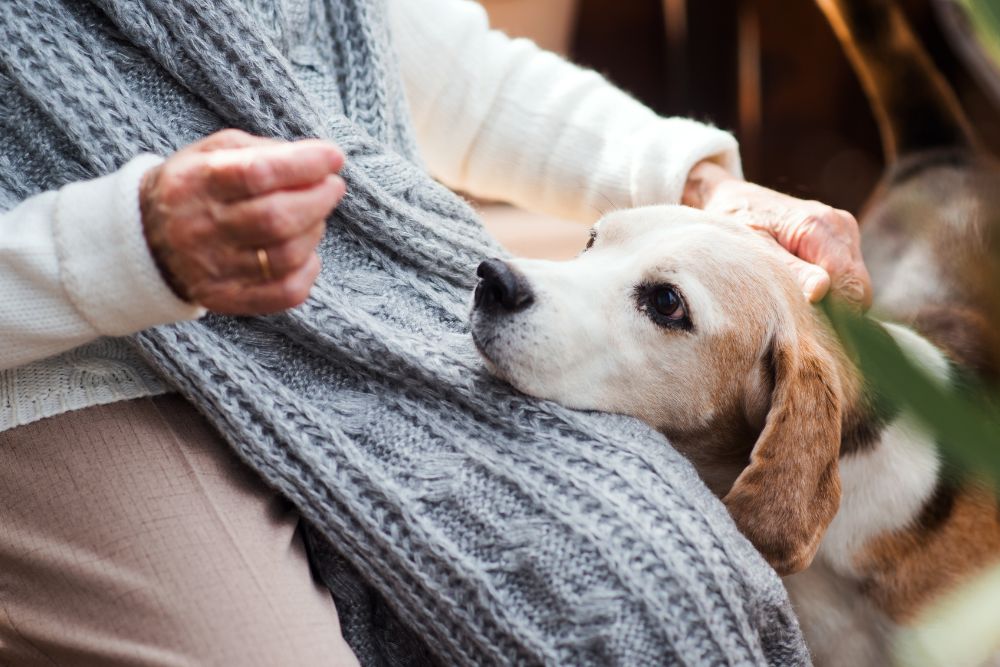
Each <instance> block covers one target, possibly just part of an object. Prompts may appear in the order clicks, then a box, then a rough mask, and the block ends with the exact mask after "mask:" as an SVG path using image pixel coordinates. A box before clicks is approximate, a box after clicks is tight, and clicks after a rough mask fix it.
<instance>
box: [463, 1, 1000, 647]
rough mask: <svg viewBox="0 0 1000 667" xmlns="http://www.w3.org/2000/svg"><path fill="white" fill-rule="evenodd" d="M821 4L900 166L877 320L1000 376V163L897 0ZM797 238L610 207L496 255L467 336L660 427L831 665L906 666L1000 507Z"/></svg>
mask: <svg viewBox="0 0 1000 667" xmlns="http://www.w3.org/2000/svg"><path fill="white" fill-rule="evenodd" d="M820 4H821V5H822V6H823V9H824V11H826V12H827V13H828V15H829V17H830V18H831V22H832V23H833V25H834V26H835V28H836V29H837V32H838V35H839V36H840V37H841V38H842V40H843V41H844V42H845V45H846V46H847V48H848V52H849V54H850V55H851V57H852V60H853V62H854V63H855V65H856V67H857V69H858V70H859V73H860V74H861V76H862V79H863V81H864V83H865V86H866V89H867V90H868V91H869V93H870V95H871V97H872V98H873V101H874V103H875V107H876V110H877V114H878V116H879V119H880V124H881V126H882V128H883V136H884V139H885V144H886V148H887V154H888V157H889V160H890V163H891V165H890V168H889V169H888V171H887V175H886V177H885V180H884V182H883V183H882V185H881V186H880V189H879V191H878V192H877V193H876V194H875V196H874V198H873V201H872V203H871V204H870V206H869V208H868V212H867V213H866V215H864V216H863V222H862V226H863V239H864V241H863V243H864V250H865V253H866V258H867V260H868V264H869V268H870V270H871V272H872V276H873V280H874V284H875V290H876V310H877V312H879V313H880V316H886V317H887V318H889V319H891V320H894V321H896V322H899V323H900V324H888V323H884V324H882V325H881V326H882V327H883V330H884V331H885V333H886V334H887V335H889V336H891V337H892V338H893V339H895V341H896V342H897V343H898V344H899V346H900V347H901V348H902V349H903V350H904V352H906V353H907V354H908V355H909V356H910V357H911V358H912V359H913V360H914V361H915V362H917V363H918V364H920V365H922V366H923V367H924V368H925V369H926V370H927V371H928V372H929V373H930V374H931V375H933V376H934V377H937V378H938V379H939V380H940V381H941V382H944V383H948V382H952V381H953V380H954V376H955V372H956V370H955V369H956V368H958V367H961V368H963V369H964V370H965V371H971V372H974V373H977V374H979V376H980V377H983V378H985V379H995V377H996V374H995V369H996V364H995V362H994V358H993V355H994V353H995V350H996V348H995V346H994V344H993V339H992V337H991V335H990V333H989V332H990V331H991V330H992V328H991V327H990V326H988V324H987V323H988V322H989V321H990V315H991V310H990V309H991V307H992V303H993V302H992V300H991V299H992V298H993V297H994V296H995V293H991V292H990V291H989V290H985V289H983V287H984V283H985V282H989V281H988V280H987V278H988V276H986V275H984V274H983V273H981V272H979V271H981V270H982V269H983V267H985V266H988V265H989V263H990V261H991V258H992V257H993V256H994V255H993V249H994V248H993V245H992V244H993V243H994V240H993V235H992V234H991V229H990V224H989V222H988V216H987V215H985V213H984V210H988V209H986V207H987V206H988V200H989V199H990V197H994V196H995V194H996V193H997V192H998V191H1000V188H998V187H996V185H997V183H998V181H997V180H996V172H995V170H993V168H992V167H991V166H990V165H988V164H986V163H985V162H984V161H983V160H982V159H981V157H980V156H979V155H977V154H976V152H975V149H974V148H973V147H972V142H971V140H970V136H971V134H970V132H969V131H968V129H967V128H968V126H967V124H966V123H965V121H964V118H963V116H962V114H961V111H960V110H959V109H958V105H957V103H956V102H955V100H954V97H953V96H952V94H951V91H950V90H949V89H948V87H947V85H946V84H945V83H944V81H943V79H941V77H940V76H939V75H938V74H937V72H936V71H935V70H934V69H933V67H932V66H931V65H930V61H929V60H928V59H927V57H926V55H925V54H924V53H923V51H922V49H921V48H920V46H919V44H918V43H917V42H916V40H915V39H914V37H913V35H912V33H911V32H910V31H909V28H908V27H907V26H906V24H905V21H904V20H903V18H902V16H901V14H899V13H898V11H897V9H896V8H895V7H894V6H892V4H891V3H890V2H888V0H868V1H863V0H820ZM859 25H860V26H863V27H864V29H863V30H860V29H859V28H858V26H859ZM990 184H992V186H991V185H990ZM993 202H994V203H996V199H994V200H993ZM780 253H781V251H780V250H779V249H778V248H777V246H776V245H775V244H774V242H773V241H771V240H770V239H768V238H764V237H762V236H761V235H759V234H758V233H757V232H754V231H751V230H749V229H747V228H745V227H743V226H740V225H738V224H735V223H733V222H729V221H727V220H724V219H719V218H714V217H711V216H708V215H706V214H704V213H701V212H698V211H694V210H692V209H688V208H684V207H652V208H645V209H635V210H630V211H620V212H616V213H613V214H611V215H609V216H606V217H605V218H604V219H603V220H602V221H601V222H600V223H598V225H597V226H596V227H595V231H594V236H593V239H592V242H591V244H590V245H589V246H588V249H587V250H586V252H584V253H583V254H582V255H581V256H580V257H578V258H577V259H575V260H572V261H569V262H547V261H538V260H512V261H507V262H503V261H500V260H490V261H488V262H484V263H483V265H481V266H480V270H479V274H480V277H481V281H480V284H479V286H478V288H477V292H476V295H475V297H474V305H473V310H472V315H471V324H472V333H473V337H474V340H475V342H476V344H477V346H478V348H479V349H480V351H481V352H482V354H483V356H484V358H485V359H486V360H487V363H488V365H489V366H490V368H491V370H493V371H494V372H495V373H496V374H497V375H498V376H500V377H501V378H503V379H505V380H507V381H509V382H510V383H511V384H512V385H514V386H515V387H517V388H518V389H520V390H521V391H523V392H525V393H527V394H530V395H534V396H538V397H542V398H548V399H553V400H556V401H558V402H560V403H563V404H564V405H567V406H570V407H575V408H583V409H598V410H605V411H611V412H619V413H624V414H629V415H634V416H636V417H639V418H641V419H643V420H645V421H646V422H648V423H649V424H651V425H652V426H654V427H656V428H657V429H659V430H660V431H662V432H663V433H664V434H665V435H667V436H668V438H669V439H670V441H671V443H672V444H673V445H674V446H675V447H677V448H678V449H679V450H680V451H681V452H683V453H684V454H685V455H686V456H687V457H688V458H689V459H690V460H691V461H692V462H693V463H694V465H695V467H696V468H697V469H698V471H699V473H700V474H701V476H702V477H703V479H704V480H705V481H706V483H707V484H708V486H709V487H710V488H711V489H712V490H713V491H714V492H715V493H716V494H717V495H718V496H720V497H721V498H722V499H723V502H724V503H725V505H726V506H727V508H728V509H729V511H730V513H731V514H732V516H733V518H734V520H735V521H736V523H737V525H738V526H739V527H740V529H741V530H742V531H743V533H744V534H745V535H746V536H747V537H748V538H749V539H750V540H751V542H752V543H753V544H754V545H755V546H756V547H757V548H758V549H759V550H760V551H761V553H762V554H763V555H764V556H765V557H766V558H767V559H768V561H769V562H770V563H771V564H772V565H773V566H774V567H775V569H776V570H777V571H778V572H779V573H780V574H782V575H794V576H788V577H787V578H786V583H787V586H788V588H789V591H790V593H791V595H792V598H793V602H794V603H795V605H796V608H797V610H798V613H799V616H800V619H801V621H802V626H803V630H804V633H805V634H806V638H807V641H808V642H809V644H810V647H811V649H812V651H813V653H814V658H815V660H816V662H817V663H818V664H823V665H845V666H846V665H851V666H852V667H853V666H862V665H885V664H889V663H890V658H889V651H890V648H891V642H892V641H893V636H894V635H895V633H896V632H897V630H898V629H900V628H902V627H906V626H907V625H908V624H910V623H913V622H914V620H915V619H916V618H917V617H918V615H919V614H920V612H921V611H922V610H924V609H926V608H927V606H928V605H929V604H930V603H932V602H933V601H934V600H935V599H937V598H938V597H939V596H941V595H942V594H944V593H946V592H948V591H950V590H952V589H954V588H955V587H956V586H958V585H959V584H960V583H962V582H964V581H967V580H969V578H970V577H972V576H973V575H975V574H976V573H977V572H979V571H981V570H982V569H983V568H985V567H986V566H988V565H990V564H994V563H1000V508H998V504H997V501H996V498H995V496H994V495H993V494H992V493H991V492H990V491H988V490H986V489H984V488H982V487H981V486H979V485H978V484H977V483H975V482H974V481H973V480H972V479H971V478H970V477H968V476H966V477H955V476H952V475H948V474H945V470H944V464H943V462H942V457H941V454H940V451H939V449H938V445H937V444H936V443H935V442H933V440H932V439H931V438H930V437H929V436H927V435H926V433H924V432H923V431H921V430H920V429H919V428H917V427H916V425H915V421H914V419H913V418H912V416H911V415H908V414H905V413H899V414H895V413H885V411H883V410H881V409H880V408H879V407H878V405H876V402H875V401H874V400H873V399H872V397H871V395H870V392H869V391H868V390H867V388H866V386H865V383H864V381H863V380H862V378H861V377H860V376H859V374H858V372H857V370H856V369H855V367H854V366H853V364H852V363H851V362H850V361H849V360H848V358H847V356H846V355H845V353H844V351H843V349H842V347H841V345H840V344H839V342H838V341H837V340H836V338H835V337H834V336H833V335H832V334H831V333H830V331H829V330H828V328H827V325H826V324H825V322H824V320H823V319H822V317H821V316H820V314H819V313H818V311H817V310H816V309H814V308H813V307H811V306H810V305H809V304H807V303H806V302H805V300H804V299H803V297H802V295H801V292H800V291H799V289H798V287H797V285H796V284H795V282H794V280H793V279H792V276H791V275H790V274H789V273H788V271H787V269H786V268H785V265H784V263H783V262H782V260H781V255H780ZM970 267H975V268H977V271H970V270H969V269H970ZM994 278H995V277H994ZM991 287H993V288H994V289H995V288H996V287H995V284H994V285H992V286H991ZM668 292H669V294H668ZM675 304H676V305H678V309H676V310H671V309H672V307H673V306H674V305H675ZM667 311H669V312H667ZM796 573H798V574H796ZM998 635H1000V621H998Z"/></svg>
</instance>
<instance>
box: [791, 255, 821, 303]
mask: <svg viewBox="0 0 1000 667" xmlns="http://www.w3.org/2000/svg"><path fill="white" fill-rule="evenodd" d="M785 263H786V264H787V265H788V268H789V269H790V270H791V272H792V275H793V276H795V280H796V281H797V282H798V284H799V288H800V289H801V290H802V293H803V294H804V295H805V297H806V299H807V300H808V301H809V303H817V302H819V301H820V300H821V299H822V298H823V297H824V296H826V293H827V292H828V291H830V274H828V273H827V272H826V270H824V269H823V268H822V267H819V266H816V265H815V264H810V263H809V262H806V261H805V260H801V259H799V258H798V257H796V256H795V255H792V254H789V255H788V256H787V257H786V258H785Z"/></svg>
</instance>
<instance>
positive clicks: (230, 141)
mask: <svg viewBox="0 0 1000 667" xmlns="http://www.w3.org/2000/svg"><path fill="white" fill-rule="evenodd" d="M276 143H279V141H278V140H277V139H271V138H269V137H259V136H257V135H254V134H250V133H249V132H244V131H243V130H237V129H235V128H230V129H227V130H219V131H218V132H216V133H214V134H210V135H208V136H207V137H205V138H204V139H202V140H201V141H198V142H195V143H193V144H191V149H192V150H194V151H196V152H199V153H207V152H209V151H217V150H224V149H232V148H249V147H252V146H270V145H274V144H276Z"/></svg>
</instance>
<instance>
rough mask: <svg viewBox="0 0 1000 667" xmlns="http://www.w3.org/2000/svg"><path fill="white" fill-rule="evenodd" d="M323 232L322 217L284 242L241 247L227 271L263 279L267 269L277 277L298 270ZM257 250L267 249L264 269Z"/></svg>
mask: <svg viewBox="0 0 1000 667" xmlns="http://www.w3.org/2000/svg"><path fill="white" fill-rule="evenodd" d="M325 232H326V223H325V222H324V221H322V220H320V221H319V222H317V223H315V224H314V225H313V226H312V227H310V228H309V229H307V230H306V231H305V232H304V233H302V234H300V235H299V236H296V237H294V238H292V239H289V240H288V241H285V242H284V243H280V244H278V245H272V246H268V247H261V248H247V249H241V250H240V251H239V253H238V255H237V258H236V261H235V263H234V265H233V266H232V267H229V272H228V274H227V275H230V276H233V277H237V278H239V277H245V278H247V279H248V280H249V281H250V282H263V281H264V280H266V278H267V276H266V273H267V272H268V271H269V272H270V274H271V279H272V280H280V279H281V278H284V277H285V276H287V275H289V274H291V273H294V272H295V271H298V270H299V269H300V268H302V266H303V265H304V264H306V263H307V262H308V261H309V258H310V257H311V256H312V255H313V254H314V253H315V252H316V246H318V245H319V242H320V240H321V239H322V238H323V234H324V233H325ZM260 250H263V251H264V252H265V253H267V256H266V258H264V259H265V261H266V262H267V271H265V267H264V266H262V265H261V259H262V258H261V257H260V255H259V254H258V253H259V251H260Z"/></svg>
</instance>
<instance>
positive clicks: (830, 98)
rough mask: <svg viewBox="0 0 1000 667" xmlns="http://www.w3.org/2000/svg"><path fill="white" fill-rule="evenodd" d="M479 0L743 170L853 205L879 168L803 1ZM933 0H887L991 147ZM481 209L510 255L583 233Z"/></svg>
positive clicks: (824, 31)
mask: <svg viewBox="0 0 1000 667" xmlns="http://www.w3.org/2000/svg"><path fill="white" fill-rule="evenodd" d="M481 1H482V4H483V5H485V7H486V9H487V11H488V12H489V13H490V18H491V22H492V23H493V24H494V26H495V27H497V28H500V29H502V30H504V31H505V32H507V33H508V34H511V35H515V36H524V37H530V38H532V39H534V40H535V41H536V42H538V43H539V44H540V45H541V46H543V47H545V48H548V49H550V50H553V51H557V52H559V53H562V54H564V55H566V56H568V57H569V58H570V59H571V60H573V61H574V62H577V63H579V64H581V65H585V66H588V67H591V68H594V69H596V70H598V71H599V72H601V73H603V74H605V75H606V76H607V77H608V78H609V79H610V80H611V81H613V82H614V83H615V84H617V85H618V86H619V87H621V88H623V89H625V90H626V91H628V92H629V93H631V94H632V95H633V96H635V97H636V98H638V99H640V100H641V101H643V102H644V103H646V104H647V105H648V106H650V107H652V108H653V109H654V110H656V111H657V112H659V113H660V114H662V115H668V116H674V115H679V116H687V117H691V118H696V119H699V120H703V121H707V122H710V123H712V124H714V125H717V126H718V127H721V128H724V129H727V130H729V131H731V132H733V134H735V135H736V137H737V139H739V141H740V147H741V153H742V157H743V164H744V171H745V174H746V177H747V178H748V179H749V180H752V181H755V182H758V183H761V184H762V185H765V186H768V187H771V188H774V189H777V190H781V191H783V192H787V193H789V194H792V195H795V196H798V197H803V198H811V199H818V200H820V201H823V202H825V203H828V204H831V205H833V206H836V207H839V208H844V209H847V210H849V211H851V212H853V213H855V214H857V213H858V212H859V211H860V209H861V207H862V205H863V204H864V201H865V199H866V197H867V195H868V193H869V192H871V190H872V188H873V186H874V185H875V182H876V181H877V180H878V178H879V175H880V174H881V170H882V165H883V162H882V155H881V144H880V141H879V137H878V133H877V130H876V127H875V121H874V119H873V117H872V114H871V110H870V107H869V104H868V102H867V100H866V99H865V97H864V95H863V93H862V91H861V88H860V85H859V84H858V82H857V79H856V78H855V76H854V73H853V72H852V71H851V69H850V66H849V65H848V63H847V60H846V58H845V57H844V54H843V52H842V50H841V48H840V46H839V45H838V43H837V41H836V39H835V38H834V36H833V33H832V31H831V29H830V27H829V25H828V24H827V22H826V20H825V19H824V17H823V15H822V13H821V12H820V10H819V8H818V7H817V6H816V4H815V3H814V2H813V0H628V1H627V2H622V1H621V0H481ZM933 1H934V0H898V4H899V5H900V6H901V7H902V8H903V9H904V10H905V12H906V14H907V16H908V18H909V19H910V21H911V23H912V24H913V26H914V28H915V29H916V30H917V32H918V33H919V35H920V37H921V39H922V40H923V43H924V45H925V46H926V47H927V49H928V50H929V51H930V53H931V56H932V57H933V59H934V60H935V61H936V63H937V65H938V66H939V67H940V69H941V70H942V71H943V73H944V74H945V76H946V77H947V78H948V80H949V81H950V82H951V83H952V85H953V86H954V87H955V89H956V90H957V92H958V94H959V97H960V98H961V101H962V104H963V106H964V107H965V109H966V111H967V113H968V114H969V116H970V117H971V119H972V122H973V125H974V126H975V127H976V129H977V131H978V132H979V133H980V136H981V138H982V139H983V141H984V142H985V144H986V145H987V147H988V148H989V149H990V150H991V151H992V152H993V153H994V154H1000V113H998V106H997V104H996V102H995V100H994V99H991V98H990V97H989V94H990V92H989V90H988V86H985V85H984V84H983V79H982V78H981V77H980V78H976V77H975V73H974V72H973V71H972V68H970V67H969V66H968V64H967V62H966V61H963V60H961V58H960V52H961V45H960V44H958V43H957V40H956V39H955V34H954V31H952V32H951V33H948V32H947V29H948V22H947V21H944V22H943V21H942V20H941V18H942V16H943V14H944V13H943V12H942V11H940V9H941V7H938V8H937V9H938V11H935V8H934V7H932V4H933ZM989 1H990V0H987V2H986V4H987V5H988V4H989ZM995 1H996V2H998V3H1000V0H995ZM938 2H939V5H944V4H945V3H942V2H940V0H938ZM949 39H950V41H949ZM483 213H484V217H485V219H486V223H487V226H488V227H489V228H490V229H491V231H493V233H494V234H495V235H496V236H497V237H498V238H499V239H500V241H501V242H502V243H504V244H505V245H507V247H508V248H510V249H511V250H512V251H514V252H515V254H520V255H526V256H541V257H553V258H563V257H571V256H573V254H575V252H576V251H578V250H579V248H580V247H581V245H582V242H583V241H582V239H585V233H584V232H582V231H581V230H580V229H579V226H577V225H572V224H570V223H560V222H559V221H553V220H551V219H549V218H543V217H541V218H540V217H527V216H524V215H523V214H519V213H516V212H513V211H511V210H510V209H508V208H505V207H499V206H486V207H484V210H483Z"/></svg>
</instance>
